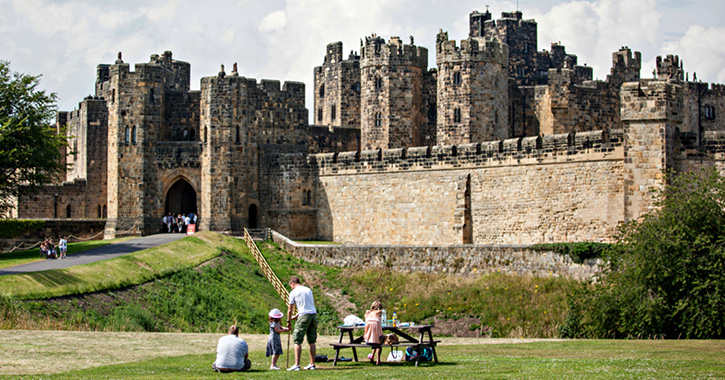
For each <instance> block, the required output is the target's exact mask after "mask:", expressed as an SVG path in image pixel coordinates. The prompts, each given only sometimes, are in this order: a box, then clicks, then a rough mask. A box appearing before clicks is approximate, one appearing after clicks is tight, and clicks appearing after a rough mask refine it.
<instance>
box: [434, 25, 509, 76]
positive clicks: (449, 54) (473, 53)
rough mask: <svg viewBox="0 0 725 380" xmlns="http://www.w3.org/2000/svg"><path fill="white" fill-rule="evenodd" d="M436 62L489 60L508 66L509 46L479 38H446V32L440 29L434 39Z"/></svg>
mask: <svg viewBox="0 0 725 380" xmlns="http://www.w3.org/2000/svg"><path fill="white" fill-rule="evenodd" d="M436 41H437V42H436V63H437V64H438V65H440V64H442V63H447V62H490V63H495V64H499V65H501V66H503V67H508V62H509V47H508V45H507V44H503V43H499V42H495V41H485V40H483V39H481V38H468V39H466V40H461V42H460V46H456V41H455V40H448V32H443V31H440V32H439V33H438V38H437V40H436Z"/></svg>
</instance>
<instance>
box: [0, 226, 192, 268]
mask: <svg viewBox="0 0 725 380" xmlns="http://www.w3.org/2000/svg"><path fill="white" fill-rule="evenodd" d="M183 237H186V234H156V235H149V236H144V237H140V238H136V239H131V240H126V241H124V242H121V243H116V244H109V245H105V246H103V247H98V248H93V249H89V250H85V251H81V252H77V253H74V254H72V255H69V256H66V258H65V259H62V260H58V259H56V260H43V261H38V262H35V263H30V264H23V265H18V266H14V267H10V268H4V269H0V276H2V275H5V274H17V273H27V272H40V271H44V270H49V269H61V268H67V267H71V266H73V265H81V264H88V263H92V262H96V261H101V260H106V259H111V258H114V257H118V256H122V255H125V254H127V253H131V252H135V251H140V250H142V249H147V248H151V247H155V246H157V245H162V244H166V243H170V242H172V241H176V240H179V239H181V238H183Z"/></svg>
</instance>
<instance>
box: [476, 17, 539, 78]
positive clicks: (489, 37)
mask: <svg viewBox="0 0 725 380" xmlns="http://www.w3.org/2000/svg"><path fill="white" fill-rule="evenodd" d="M469 20H470V22H469V24H470V32H469V34H468V36H469V37H470V38H483V39H485V40H486V41H494V42H498V43H501V44H507V45H508V46H509V48H508V50H509V64H508V76H509V77H511V78H515V79H516V82H517V83H518V84H519V85H524V86H529V85H533V84H535V79H536V75H537V72H536V67H537V65H536V57H537V52H536V51H537V49H538V48H537V46H538V45H537V24H536V21H534V20H524V19H523V14H522V13H521V12H520V11H516V12H503V13H501V18H500V19H498V20H495V21H494V20H492V19H491V14H490V13H488V11H486V13H484V14H481V13H479V12H477V11H474V12H472V13H471V14H470V15H469ZM481 23H483V27H482V28H481Z"/></svg>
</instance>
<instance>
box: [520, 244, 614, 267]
mask: <svg viewBox="0 0 725 380" xmlns="http://www.w3.org/2000/svg"><path fill="white" fill-rule="evenodd" d="M610 248H611V244H606V243H594V242H583V243H548V244H534V245H532V246H530V247H529V249H531V250H534V251H553V252H556V253H558V254H560V255H566V256H569V257H571V259H572V261H574V262H575V263H578V264H581V263H583V262H584V261H585V260H587V259H595V258H602V257H604V256H606V252H607V251H608V250H609V249H610Z"/></svg>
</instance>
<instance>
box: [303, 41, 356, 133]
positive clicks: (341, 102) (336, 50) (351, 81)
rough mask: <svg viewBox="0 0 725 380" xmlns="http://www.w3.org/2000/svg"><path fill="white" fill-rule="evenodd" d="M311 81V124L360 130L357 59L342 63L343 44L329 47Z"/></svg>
mask: <svg viewBox="0 0 725 380" xmlns="http://www.w3.org/2000/svg"><path fill="white" fill-rule="evenodd" d="M314 77H315V79H314V80H315V83H314V94H315V95H314V112H315V114H314V124H315V125H325V126H335V127H340V126H342V127H355V128H360V56H359V55H357V54H355V53H354V52H350V55H349V57H348V59H347V60H343V58H342V42H334V43H331V44H328V45H327V53H326V54H325V62H324V63H323V64H322V66H318V67H315V69H314Z"/></svg>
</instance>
